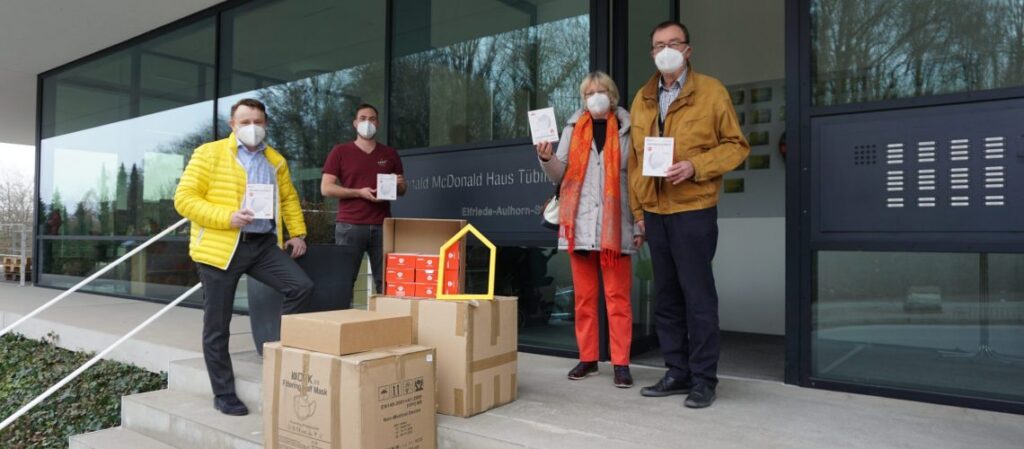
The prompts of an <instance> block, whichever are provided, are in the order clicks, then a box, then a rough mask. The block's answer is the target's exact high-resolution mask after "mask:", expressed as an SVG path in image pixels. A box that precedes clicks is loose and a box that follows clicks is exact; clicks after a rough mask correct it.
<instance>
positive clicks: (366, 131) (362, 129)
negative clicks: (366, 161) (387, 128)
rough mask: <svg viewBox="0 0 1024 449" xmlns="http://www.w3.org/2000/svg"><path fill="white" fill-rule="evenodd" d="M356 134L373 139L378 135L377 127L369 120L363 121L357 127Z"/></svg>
mask: <svg viewBox="0 0 1024 449" xmlns="http://www.w3.org/2000/svg"><path fill="white" fill-rule="evenodd" d="M356 132H357V133H359V135H360V136H363V138H364V139H372V138H373V136H374V135H376V134H377V127H376V126H374V125H373V123H370V121H369V120H363V121H361V122H359V124H358V125H356Z"/></svg>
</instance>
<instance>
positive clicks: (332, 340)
mask: <svg viewBox="0 0 1024 449" xmlns="http://www.w3.org/2000/svg"><path fill="white" fill-rule="evenodd" d="M412 334H413V328H412V320H411V319H409V317H408V316H402V315H401V314H387V313H380V312H370V311H366V310H356V309H349V310H332V311H329V312H314V313H298V314H294V315H285V316H283V317H281V344H283V345H285V346H288V347H291V348H298V349H306V350H309V351H316V352H322V353H324V354H332V355H345V354H355V353H357V352H363V351H369V350H371V349H375V348H382V347H387V346H397V345H408V344H412V343H413V335H412Z"/></svg>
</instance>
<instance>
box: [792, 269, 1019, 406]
mask: <svg viewBox="0 0 1024 449" xmlns="http://www.w3.org/2000/svg"><path fill="white" fill-rule="evenodd" d="M817 267H818V271H817V279H816V281H817V287H816V291H817V296H816V298H815V301H814V306H813V320H814V327H813V333H812V342H811V345H812V354H813V355H812V357H813V359H812V361H813V369H812V372H813V375H814V376H815V377H818V378H823V379H830V380H839V381H846V382H855V383H862V384H871V385H886V386H892V387H899V388H907V389H914V390H926V391H934V392H940V393H950V394H959V395H968V396H972V395H973V396H984V397H988V398H1001V399H1009V400H1017V401H1019V400H1021V399H1022V398H1024V385H1022V384H1021V382H1020V379H1021V376H1024V254H978V253H890V252H821V253H818V256H817Z"/></svg>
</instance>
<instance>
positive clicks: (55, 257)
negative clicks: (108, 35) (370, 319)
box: [34, 0, 1024, 413]
mask: <svg viewBox="0 0 1024 449" xmlns="http://www.w3.org/2000/svg"><path fill="white" fill-rule="evenodd" d="M673 18H681V19H682V21H683V22H685V23H686V24H687V25H688V26H689V28H690V31H691V45H692V46H693V48H694V56H693V60H692V61H693V64H694V69H695V70H698V71H701V72H703V73H707V74H710V75H712V76H715V77H717V78H719V79H721V80H722V81H723V83H725V84H726V85H727V87H728V88H729V90H730V93H731V94H732V98H733V103H734V106H735V108H736V110H737V113H738V116H739V118H740V120H741V124H742V125H743V128H744V130H745V131H746V132H747V134H748V138H749V140H750V142H751V145H752V150H753V151H752V154H751V157H750V159H748V161H747V162H746V163H745V164H744V165H743V166H741V167H740V169H739V170H737V171H735V172H733V173H730V174H728V175H727V176H726V179H725V180H724V184H725V186H724V193H723V196H722V202H721V205H720V208H719V216H720V223H719V224H720V228H721V232H720V235H721V240H720V244H719V251H718V255H717V257H716V261H715V264H716V275H717V280H718V284H719V292H720V294H721V310H722V318H721V321H722V328H723V329H725V330H727V331H734V332H742V333H745V334H751V335H776V336H785V341H786V345H785V347H786V348H785V349H786V351H785V352H786V354H785V366H786V368H785V380H786V381H787V382H789V383H792V384H798V385H802V386H807V387H817V388H828V389H836V390H843V391H852V392H858V393H869V394H879V395H885V396H893V397H904V398H910V399H916V400H925V401H932V402H940V403H950V404H957V405H965V406H971V407H979V408H987V409H996V410H1005V411H1014V412H1018V413H1019V412H1022V411H1024V384H1022V383H1020V382H1018V381H1017V379H1019V378H1020V376H1021V375H1022V374H1024V363H1022V361H1024V296H1022V293H1024V257H1022V255H1021V253H1022V250H1024V245H1022V244H1021V243H1022V239H1021V235H1022V234H1021V232H1024V220H1022V219H1021V216H1020V213H1019V212H1016V211H1017V210H1019V208H1018V207H1017V203H1018V202H1019V201H1020V199H1022V198H1021V197H1020V194H1019V193H1016V192H1018V191H1020V189H1017V188H1016V186H1015V173H1016V172H1018V171H1020V170H1021V169H1022V167H1024V164H1022V163H1021V161H1022V160H1024V124H1022V123H1024V122H1022V121H1021V120H1020V119H1019V117H1020V116H1021V109H1022V108H1024V1H1022V0H979V1H975V2H959V1H953V0H920V1H907V2H890V1H884V0H786V1H772V2H765V1H758V0H728V1H721V2H702V1H696V0H681V1H674V0H673V1H661V0H632V1H628V2H627V1H624V0H623V1H613V0H530V1H508V0H474V1H469V0H387V1H384V0H381V1H372V2H341V1H329V0H273V1H270V0H259V1H228V2H225V3H223V4H220V5H217V6H215V7H212V8H210V9H207V10H204V11H201V12H199V13H196V14H194V15H191V16H189V17H185V18H182V19H181V20H179V21H176V22H174V23H171V24H168V25H166V26H164V27H161V28H159V29H156V30H153V31H151V32H148V33H146V34H144V35H142V36H139V37H137V38H134V39H132V40H130V41H127V42H124V43H122V44H119V45H116V46H114V47H111V48H109V49H106V50H103V51H101V52H98V53H96V54H93V55H89V56H86V57H84V58H82V59H80V60H77V61H73V62H70V63H68V64H66V65H64V66H61V67H59V68H56V69H54V70H51V71H48V72H46V73H43V74H41V75H40V76H39V91H38V98H39V101H38V104H39V107H38V108H39V110H38V118H37V125H38V130H37V135H38V142H37V144H38V145H37V147H38V148H39V170H38V173H39V176H38V177H37V179H38V181H37V182H38V186H37V187H38V189H37V192H38V211H39V217H38V225H39V226H38V232H37V234H38V235H37V237H36V242H35V243H36V254H37V257H36V260H35V263H36V265H37V266H36V267H35V270H34V272H35V273H38V276H37V279H36V283H37V284H38V285H40V286H47V287H57V288H66V287H68V286H70V285H72V284H74V283H75V282H77V281H79V280H81V279H82V278H83V277H85V276H87V275H88V274H89V273H91V272H93V271H95V270H96V269H98V268H100V267H102V266H103V265H104V264H106V263H108V262H110V261H112V260H114V259H116V258H117V257H118V256H120V255H122V254H124V253H125V252H127V251H130V250H131V249H132V248H133V247H135V246H136V245H138V244H139V243H141V242H142V241H144V240H146V239H147V238H148V237H149V236H152V235H155V234H156V233H158V232H159V231H160V230H162V229H164V228H166V227H167V226H169V225H171V224H173V223H175V222H177V221H178V220H179V219H180V217H179V216H178V215H177V214H176V212H175V211H174V207H173V201H172V198H173V192H174V188H175V186H176V184H177V180H178V177H179V176H180V174H181V171H182V170H183V168H184V166H185V164H186V163H187V161H188V157H189V155H190V154H191V151H192V150H193V149H194V148H195V147H197V146H198V145H199V144H201V143H202V142H206V141H210V140H214V139H218V138H223V137H224V136H226V135H227V133H228V132H229V130H228V128H227V125H226V119H227V115H228V111H229V108H230V106H231V105H232V104H233V103H234V102H235V101H237V100H238V99H240V98H244V97H253V98H258V99H260V100H262V101H263V102H264V103H266V104H267V105H268V109H269V111H268V112H269V116H270V125H269V128H268V141H269V142H270V143H271V144H272V145H273V146H275V147H276V148H278V149H280V150H281V151H282V152H283V153H284V154H285V155H286V157H288V159H289V162H290V164H291V169H292V173H293V176H294V182H295V184H296V186H297V187H298V189H299V192H300V195H301V197H302V199H303V201H304V202H305V203H306V204H305V206H304V207H305V208H306V209H307V210H310V211H323V212H319V213H317V212H310V213H309V214H308V216H307V221H309V222H310V223H309V224H310V227H311V236H310V237H311V239H312V240H314V241H320V242H324V243H329V242H330V240H331V238H332V237H333V231H332V228H331V226H332V223H331V217H332V216H333V214H332V211H333V210H335V208H336V204H335V203H334V202H332V201H324V199H323V198H322V197H321V196H320V192H319V190H320V189H319V182H320V168H321V166H322V164H323V162H324V160H325V158H326V155H327V153H328V151H329V150H330V148H331V146H332V145H333V144H334V143H337V142H342V141H345V140H350V139H353V138H354V137H355V134H354V130H353V129H352V128H351V125H350V124H351V121H352V114H353V112H354V107H355V106H356V105H358V104H360V103H364V102H366V103H371V104H374V105H376V106H377V107H378V108H379V109H380V111H381V115H382V122H381V123H382V124H381V129H380V130H379V131H378V136H379V138H380V139H381V140H382V141H385V142H386V143H387V144H389V145H391V146H393V147H396V148H399V149H400V151H401V153H400V154H401V156H402V158H403V161H404V163H405V166H406V172H407V177H408V179H409V182H410V192H409V193H408V195H407V196H406V197H405V198H403V199H402V200H400V201H398V202H397V203H396V204H395V205H394V211H395V214H396V215H397V216H408V217H431V218H465V219H468V220H470V221H471V222H472V223H473V224H474V225H476V226H477V227H478V228H480V229H481V230H482V231H483V232H484V233H485V234H487V235H488V237H489V238H491V240H492V241H494V242H495V243H497V244H498V245H499V246H500V247H499V251H498V254H499V260H498V267H497V272H496V273H495V275H496V279H497V283H496V287H497V293H499V294H505V295H514V296H518V297H519V298H520V314H519V317H520V323H521V329H520V345H521V348H522V349H524V350H529V351H537V352H545V353H554V354H560V355H565V356H574V355H575V351H576V348H575V340H574V334H573V290H572V279H571V276H570V274H569V270H568V259H567V256H566V255H565V254H563V253H559V252H556V251H555V250H554V244H555V236H554V234H552V233H551V232H550V231H547V230H545V229H544V228H542V227H541V226H540V224H539V221H540V219H539V215H538V212H539V208H540V206H541V205H542V204H543V202H544V200H545V199H546V198H547V197H548V196H550V194H551V191H552V188H551V185H550V184H549V183H547V181H546V179H544V177H543V174H542V172H540V170H539V167H538V166H537V163H536V158H535V154H534V152H533V149H532V146H531V145H530V140H529V129H528V123H527V120H526V112H527V111H529V110H531V109H537V108H541V107H547V106H552V107H554V108H555V110H556V115H557V117H558V118H559V119H560V120H565V119H566V118H568V116H569V115H570V114H571V113H572V111H573V110H575V109H576V108H578V107H579V106H580V99H579V94H578V86H579V81H580V80H581V79H582V77H583V76H584V75H585V74H586V73H587V72H589V71H591V70H596V69H600V70H604V71H607V72H609V73H610V74H611V75H612V76H613V78H614V79H615V80H616V82H617V83H618V85H619V89H620V91H621V93H622V95H621V96H622V99H621V102H622V104H623V105H625V106H627V107H628V104H629V102H630V101H631V99H632V97H633V95H634V94H635V92H636V91H637V89H638V88H639V86H641V85H642V84H643V83H644V82H645V81H646V80H647V79H648V78H649V77H650V76H651V75H652V74H653V73H654V66H653V64H652V62H651V59H650V55H649V51H650V39H649V33H650V29H651V27H652V26H653V25H654V24H656V23H658V22H661V21H663V20H668V19H673ZM187 238H188V237H187V232H185V230H184V229H183V230H181V231H180V232H177V233H175V234H173V235H172V236H170V237H168V238H166V239H164V240H162V241H161V242H160V243H158V244H156V245H154V246H152V247H150V248H149V249H148V250H146V251H145V252H144V253H143V254H142V255H140V257H136V258H133V259H132V261H131V262H130V263H128V264H126V265H124V266H122V267H118V268H117V269H115V270H114V271H113V272H112V273H111V274H110V275H108V276H105V277H103V278H102V279H100V280H98V281H97V282H95V283H94V284H93V285H92V286H90V287H89V289H91V290H90V291H93V292H97V293H103V294H110V295H118V296H126V297H133V298H139V299H144V300H152V301H168V300H170V299H171V298H174V297H175V296H177V295H179V294H181V293H182V292H184V291H185V290H187V289H188V288H189V287H190V286H191V285H193V284H194V283H196V282H198V278H197V276H196V275H195V272H194V267H193V265H192V263H191V261H190V260H189V258H188V254H187V246H188V242H187ZM474 254H476V252H475V251H473V250H472V249H471V251H470V260H469V264H470V269H471V271H474V272H475V270H474V268H475V267H478V266H484V264H483V262H482V259H481V260H480V261H478V260H476V258H475V257H474ZM478 262H479V265H477V263H478ZM634 271H635V272H634V291H633V307H634V311H633V312H634V313H633V314H634V321H635V322H634V326H635V327H634V335H635V340H636V341H635V344H634V354H637V353H642V352H644V351H646V350H649V349H652V348H654V347H656V344H657V342H656V338H655V336H654V329H653V306H654V304H653V299H652V283H651V269H650V259H649V257H648V255H647V253H646V251H641V252H640V253H639V254H637V255H636V256H634ZM481 276H483V274H482V273H479V272H475V274H473V275H472V276H471V277H470V279H469V281H470V288H472V287H473V286H474V285H477V284H478V283H479V282H480V281H481ZM243 292H244V291H243ZM201 300H202V299H201V297H197V298H193V299H192V300H190V301H191V303H192V304H193V305H197V304H199V303H200V302H201ZM236 306H237V308H238V310H239V311H240V312H245V311H246V309H247V304H246V301H245V295H244V294H243V293H240V295H239V301H238V303H237V304H236Z"/></svg>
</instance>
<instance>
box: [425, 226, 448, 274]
mask: <svg viewBox="0 0 1024 449" xmlns="http://www.w3.org/2000/svg"><path fill="white" fill-rule="evenodd" d="M452 235H454V234H452ZM438 249H439V250H440V246H438ZM437 265H438V262H437V251H434V254H433V255H422V256H416V269H417V270H436V269H437Z"/></svg>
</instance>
